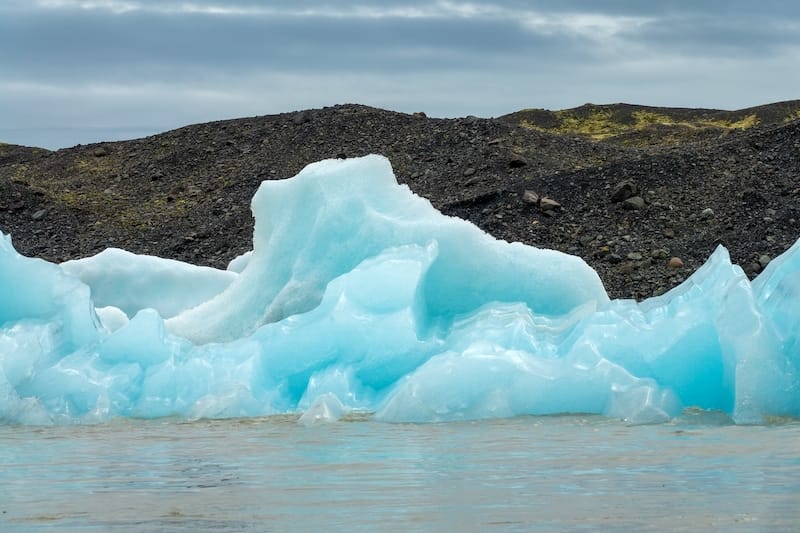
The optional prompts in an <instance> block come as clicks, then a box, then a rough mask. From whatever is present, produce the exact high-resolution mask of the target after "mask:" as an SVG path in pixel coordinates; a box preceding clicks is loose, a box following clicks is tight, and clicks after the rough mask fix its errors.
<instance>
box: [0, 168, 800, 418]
mask: <svg viewBox="0 0 800 533" xmlns="http://www.w3.org/2000/svg"><path fill="white" fill-rule="evenodd" d="M252 209H253V214H254V216H255V220H256V224H255V230H254V234H253V247H252V251H250V252H248V253H247V254H245V255H243V256H241V257H239V258H236V259H235V260H234V261H232V262H231V264H230V265H229V267H228V269H227V270H217V269H212V268H208V267H197V266H193V265H188V264H184V263H180V262H178V261H173V260H168V259H162V258H157V257H151V256H142V255H135V254H131V253H129V252H125V251H123V250H116V249H109V250H106V251H104V252H102V253H100V254H98V255H95V256H93V257H88V258H83V259H79V260H74V261H67V262H65V263H62V264H60V265H57V264H52V263H48V262H46V261H44V260H41V259H36V258H28V257H24V256H22V255H20V254H19V253H17V252H16V250H15V249H14V247H13V245H12V241H11V237H10V236H8V235H5V234H0V423H4V424H74V423H99V422H104V421H107V420H110V419H113V418H116V417H133V418H156V417H179V418H187V419H194V418H218V417H253V416H267V415H272V414H284V413H292V414H297V415H298V416H299V420H300V423H301V424H305V425H310V424H317V423H329V422H334V421H336V420H339V419H340V418H341V417H342V416H344V415H345V414H346V413H349V412H353V411H358V412H364V413H369V414H370V415H371V416H372V417H373V418H375V419H377V420H382V421H387V422H441V421H453V420H470V419H481V418H489V417H510V416H517V415H545V414H559V413H597V414H602V415H606V416H611V417H618V418H621V419H625V420H627V421H628V422H630V423H659V422H664V421H667V420H670V419H671V418H673V417H675V416H677V415H679V414H680V413H681V411H682V410H683V409H686V408H689V407H692V408H700V409H707V410H715V411H720V412H723V413H726V414H727V415H728V416H729V417H730V418H731V419H732V420H733V421H734V422H736V423H745V424H753V423H756V424H758V423H763V422H765V421H766V420H768V417H770V416H788V417H797V416H800V372H799V371H800V340H799V339H798V331H800V323H799V322H800V241H799V242H798V243H797V244H795V245H794V246H793V247H792V248H791V249H789V250H788V251H787V252H785V253H784V254H783V255H782V256H781V257H779V258H777V259H775V260H774V261H772V262H771V263H770V264H769V265H768V267H767V268H766V269H765V271H764V272H763V273H762V274H761V275H760V276H759V277H758V278H757V279H756V280H754V282H752V283H751V282H750V281H749V280H748V278H747V277H746V276H745V274H744V273H743V272H742V270H741V269H740V268H739V267H738V266H736V265H733V264H731V261H730V258H729V256H728V253H727V251H726V250H725V249H724V248H722V247H720V248H718V249H717V250H716V251H715V252H714V254H713V255H712V256H711V257H710V258H709V260H708V262H707V263H706V264H705V265H704V266H703V267H701V268H700V269H699V270H698V271H697V272H696V273H695V274H694V275H692V276H691V277H690V278H689V279H687V280H686V281H685V282H684V283H683V284H681V285H680V286H678V287H676V288H674V289H673V290H671V291H670V292H668V293H666V294H664V295H662V296H659V297H656V298H651V299H649V300H645V301H643V302H636V301H633V300H615V301H611V300H609V298H608V296H607V294H606V292H605V290H604V288H603V285H602V283H601V281H600V279H599V277H598V275H597V273H596V272H595V271H594V270H592V269H591V268H590V267H589V266H588V265H587V264H586V263H585V262H584V261H583V260H581V259H580V258H577V257H573V256H570V255H566V254H563V253H560V252H557V251H553V250H545V249H538V248H535V247H531V246H526V245H523V244H520V243H507V242H504V241H499V240H496V239H494V238H493V237H491V236H490V235H488V234H486V233H484V232H483V231H481V230H480V229H479V228H477V227H475V226H473V225H472V224H470V223H468V222H466V221H463V220H460V219H457V218H453V217H448V216H445V215H443V214H441V213H439V212H438V211H436V209H434V208H433V206H432V205H431V204H430V202H428V201H427V200H425V199H424V198H421V197H419V196H416V195H415V194H413V193H412V192H411V191H410V190H409V189H408V187H406V186H405V185H398V183H397V181H396V179H395V177H394V174H393V173H392V169H391V165H390V164H389V162H388V160H387V159H386V158H384V157H381V156H376V155H372V156H367V157H363V158H357V159H349V160H327V161H321V162H318V163H314V164H312V165H309V166H308V167H306V168H305V169H304V170H302V171H301V172H300V173H299V174H298V175H297V176H295V177H293V178H291V179H288V180H282V181H265V182H264V183H262V184H261V186H260V188H259V190H258V192H257V193H256V195H255V197H254V198H253V202H252Z"/></svg>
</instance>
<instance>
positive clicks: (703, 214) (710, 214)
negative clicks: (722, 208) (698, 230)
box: [700, 207, 714, 220]
mask: <svg viewBox="0 0 800 533" xmlns="http://www.w3.org/2000/svg"><path fill="white" fill-rule="evenodd" d="M700 218H701V219H702V220H709V219H711V218H714V210H713V209H711V208H710V207H706V208H705V209H703V210H702V211H700Z"/></svg>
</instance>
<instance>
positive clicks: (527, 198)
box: [522, 190, 541, 205]
mask: <svg viewBox="0 0 800 533" xmlns="http://www.w3.org/2000/svg"><path fill="white" fill-rule="evenodd" d="M540 200H541V197H539V195H538V194H536V193H535V192H533V191H531V190H526V191H525V192H524V193H522V201H523V202H525V203H526V204H531V205H539V201H540Z"/></svg>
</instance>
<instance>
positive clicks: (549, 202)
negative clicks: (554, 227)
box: [539, 196, 561, 211]
mask: <svg viewBox="0 0 800 533" xmlns="http://www.w3.org/2000/svg"><path fill="white" fill-rule="evenodd" d="M539 208H540V209H541V210H542V211H554V210H556V209H561V204H560V203H558V202H556V201H555V200H553V199H552V198H548V197H546V196H544V197H542V198H541V199H540V200H539Z"/></svg>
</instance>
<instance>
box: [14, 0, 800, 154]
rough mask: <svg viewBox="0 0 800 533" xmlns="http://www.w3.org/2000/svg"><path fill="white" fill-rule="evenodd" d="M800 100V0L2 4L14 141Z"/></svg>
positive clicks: (69, 0) (53, 144)
mask: <svg viewBox="0 0 800 533" xmlns="http://www.w3.org/2000/svg"><path fill="white" fill-rule="evenodd" d="M796 98H800V2H798V1H793V0H759V1H754V0H724V1H723V0H719V1H717V0H660V1H648V0H608V1H604V0H550V1H545V0H539V1H536V0H529V1H516V0H497V1H492V2H456V1H435V0H433V1H414V0H384V1H378V0H366V1H354V2H345V1H324V0H314V1H304V0H278V1H256V0H231V1H227V2H225V1H222V0H195V1H172V0H0V141H5V142H13V143H17V144H27V145H36V146H43V147H47V148H59V147H66V146H72V145H75V144H77V143H87V142H94V141H99V140H114V139H122V138H131V137H139V136H144V135H149V134H152V133H157V132H161V131H165V130H168V129H173V128H176V127H180V126H183V125H186V124H192V123H197V122H206V121H209V120H217V119H224V118H235V117H242V116H252V115H262V114H272V113H280V112H284V111H292V110H297V109H306V108H314V107H322V106H327V105H334V104H337V103H362V104H368V105H372V106H377V107H382V108H387V109H393V110H396V111H404V112H414V111H425V112H426V113H427V114H428V115H429V116H439V117H452V116H464V115H469V114H472V115H478V116H498V115H503V114H505V113H509V112H512V111H515V110H518V109H522V108H526V107H543V108H548V109H562V108H568V107H575V106H578V105H581V104H583V103H586V102H593V103H611V102H629V103H639V104H649V105H667V106H684V107H687V106H688V107H714V108H723V109H738V108H743V107H749V106H753V105H758V104H763V103H769V102H774V101H780V100H790V99H796Z"/></svg>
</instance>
